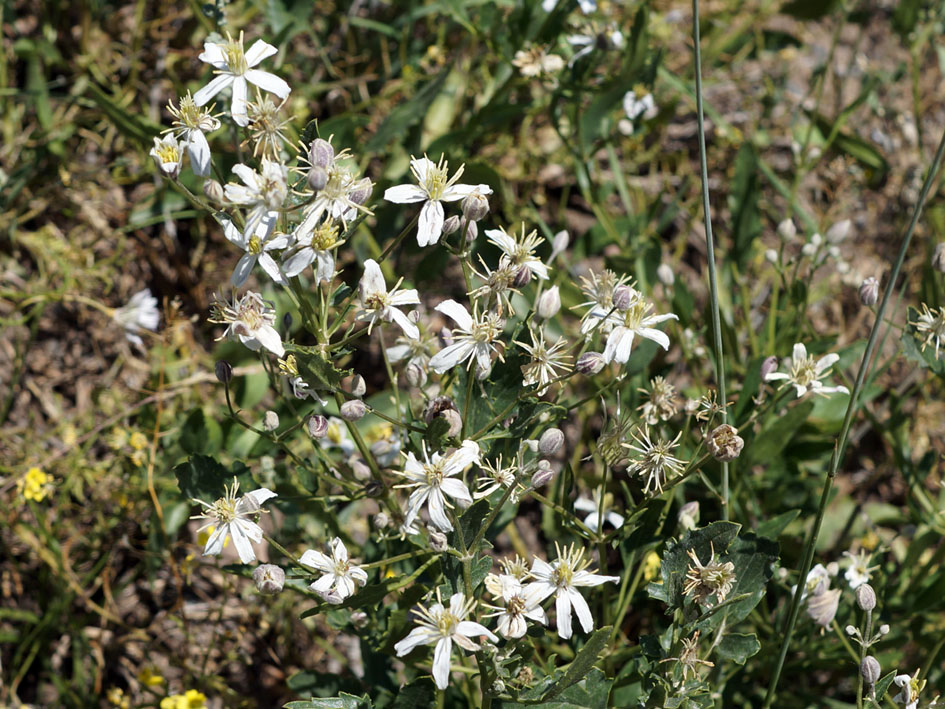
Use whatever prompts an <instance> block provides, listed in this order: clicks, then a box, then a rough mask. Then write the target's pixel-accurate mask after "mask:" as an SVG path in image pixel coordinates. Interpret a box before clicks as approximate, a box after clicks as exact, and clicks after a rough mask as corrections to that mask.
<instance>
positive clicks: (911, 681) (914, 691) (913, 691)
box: [893, 668, 938, 709]
mask: <svg viewBox="0 0 945 709" xmlns="http://www.w3.org/2000/svg"><path fill="white" fill-rule="evenodd" d="M919 672H921V668H920V669H917V670H916V671H915V674H914V675H907V674H901V675H896V676H895V678H894V679H893V682H895V683H896V686H897V687H899V688H900V691H899V694H897V695H896V696H895V697H893V701H894V702H900V703H902V704H905V707H906V709H916V708H917V707H918V706H919V694H921V693H922V690H923V689H925V685H926V682H927V681H928V680H924V679H923V680H920V679H919ZM937 703H938V697H936V698H935V699H933V700H932V703H931V704H929V706H930V707H931V706H935V705H936V704H937Z"/></svg>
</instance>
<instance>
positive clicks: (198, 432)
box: [180, 409, 223, 455]
mask: <svg viewBox="0 0 945 709" xmlns="http://www.w3.org/2000/svg"><path fill="white" fill-rule="evenodd" d="M222 445H223V431H222V429H221V428H220V424H218V423H217V422H216V421H215V420H213V419H212V418H208V417H207V416H206V415H205V414H204V412H203V410H202V409H194V410H193V411H191V412H190V414H189V415H188V416H187V419H186V420H185V421H184V425H183V427H182V428H181V432H180V447H181V448H183V449H184V452H185V453H190V454H202V455H215V454H217V453H219V452H220V448H221V447H222Z"/></svg>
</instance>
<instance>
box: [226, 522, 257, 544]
mask: <svg viewBox="0 0 945 709" xmlns="http://www.w3.org/2000/svg"><path fill="white" fill-rule="evenodd" d="M230 524H231V525H233V527H235V528H236V529H238V530H239V531H240V533H242V534H243V536H245V537H246V538H248V539H252V540H253V541H254V542H256V543H257V544H259V542H261V541H262V540H263V531H262V527H260V526H259V525H258V524H256V523H255V522H252V521H250V520H248V519H242V518H239V517H238V518H236V519H235V520H233V521H232V522H231V523H230ZM230 532H231V533H233V534H236V532H235V531H234V530H233V529H232V528H231V529H230Z"/></svg>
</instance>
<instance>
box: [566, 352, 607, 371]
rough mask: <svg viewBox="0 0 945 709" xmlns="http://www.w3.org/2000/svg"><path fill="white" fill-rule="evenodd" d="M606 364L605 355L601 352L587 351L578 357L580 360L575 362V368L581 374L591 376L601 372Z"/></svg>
mask: <svg viewBox="0 0 945 709" xmlns="http://www.w3.org/2000/svg"><path fill="white" fill-rule="evenodd" d="M605 364H606V362H604V356H603V355H602V354H601V353H600V352H585V353H584V354H582V355H581V356H580V357H578V361H577V362H575V364H574V369H575V370H576V371H577V372H578V373H579V374H584V375H585V376H590V375H592V374H597V373H598V372H600V371H601V370H602V369H603V368H604V365H605Z"/></svg>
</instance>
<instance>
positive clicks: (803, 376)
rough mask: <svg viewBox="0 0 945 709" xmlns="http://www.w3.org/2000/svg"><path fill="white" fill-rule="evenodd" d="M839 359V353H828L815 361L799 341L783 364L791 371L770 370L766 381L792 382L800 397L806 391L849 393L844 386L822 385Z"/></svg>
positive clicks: (824, 393)
mask: <svg viewBox="0 0 945 709" xmlns="http://www.w3.org/2000/svg"><path fill="white" fill-rule="evenodd" d="M838 359H840V356H839V355H836V354H828V355H824V356H823V357H821V358H820V359H819V360H817V361H816V362H815V361H814V358H813V357H809V356H808V355H807V348H806V347H804V345H803V344H802V343H800V342H798V343H797V344H796V345H794V352H793V354H792V356H791V358H790V359H789V360H787V361H786V362H785V366H790V368H791V373H790V374H785V373H784V372H770V373H769V374H767V375H765V381H766V382H775V381H784V382H785V384H782V385H781V386H786V385H787V384H793V385H794V389H795V391H796V392H797V398H801V397H802V396H804V395H805V394H807V393H808V392H811V393H812V394H819V395H820V396H826V395H828V394H849V393H850V390H849V389H847V388H846V387H845V386H834V387H828V386H824V383H823V382H822V381H821V379H823V378H824V377H826V376H827V375H828V374H830V368H831V367H832V366H833V365H834V364H835V363H836V361H837V360H838Z"/></svg>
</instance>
